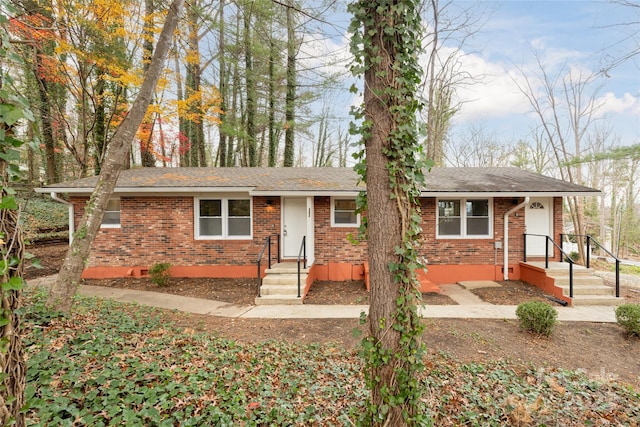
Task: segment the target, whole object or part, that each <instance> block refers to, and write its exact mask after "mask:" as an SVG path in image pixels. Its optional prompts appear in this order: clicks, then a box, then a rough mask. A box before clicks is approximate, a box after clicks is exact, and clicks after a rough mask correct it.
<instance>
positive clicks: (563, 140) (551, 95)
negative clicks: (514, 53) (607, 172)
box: [514, 55, 600, 259]
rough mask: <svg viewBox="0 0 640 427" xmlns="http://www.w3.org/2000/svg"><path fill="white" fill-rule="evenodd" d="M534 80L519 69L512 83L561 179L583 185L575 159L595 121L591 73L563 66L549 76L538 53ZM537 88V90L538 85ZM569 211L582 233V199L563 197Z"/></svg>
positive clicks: (594, 88) (595, 110) (582, 253)
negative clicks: (523, 99) (519, 78)
mask: <svg viewBox="0 0 640 427" xmlns="http://www.w3.org/2000/svg"><path fill="white" fill-rule="evenodd" d="M536 60H537V67H538V68H537V72H538V74H537V75H536V79H535V81H534V80H532V78H531V77H529V75H528V74H527V73H526V72H525V71H524V70H520V71H521V74H522V77H523V82H522V83H521V82H518V81H516V80H515V79H514V82H515V83H516V84H517V85H518V87H519V88H520V91H521V92H522V93H523V95H524V96H525V97H526V98H527V100H528V101H529V104H530V105H531V107H532V109H533V113H534V114H535V116H536V117H537V119H538V122H539V126H540V131H541V132H542V135H543V137H544V138H545V139H546V140H547V141H548V143H549V144H550V146H551V149H552V154H553V158H554V160H555V165H556V167H557V170H558V172H559V174H560V178H561V179H563V180H564V181H568V182H572V183H575V184H585V182H584V179H583V168H582V166H581V165H579V164H576V163H575V162H574V160H575V159H576V158H579V157H581V156H582V155H583V154H584V153H585V151H586V149H585V147H584V145H585V144H586V143H587V135H588V133H589V132H590V131H592V130H593V127H594V125H595V123H596V119H597V112H598V109H599V106H600V104H599V102H598V99H597V95H598V91H599V87H598V86H595V87H594V84H595V77H596V76H594V75H593V74H584V73H583V72H582V71H581V70H579V69H572V68H570V67H568V66H565V67H562V68H561V69H560V70H559V71H558V72H557V74H556V75H553V76H552V75H550V74H549V72H548V71H547V68H546V67H545V65H544V64H543V61H542V59H541V58H540V56H539V55H536ZM538 87H539V88H540V89H539V90H538V89H537V88H538ZM566 201H567V205H568V208H569V214H570V216H571V221H572V223H573V227H574V232H575V233H576V234H585V232H586V227H585V223H584V206H583V199H582V198H581V197H578V196H570V197H567V198H566ZM578 249H579V254H580V258H581V259H584V247H583V246H582V245H578Z"/></svg>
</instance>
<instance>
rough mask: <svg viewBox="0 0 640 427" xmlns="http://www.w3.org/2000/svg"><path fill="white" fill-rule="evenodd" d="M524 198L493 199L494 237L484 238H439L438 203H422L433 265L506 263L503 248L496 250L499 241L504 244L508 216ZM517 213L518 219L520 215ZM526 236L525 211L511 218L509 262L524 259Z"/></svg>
mask: <svg viewBox="0 0 640 427" xmlns="http://www.w3.org/2000/svg"><path fill="white" fill-rule="evenodd" d="M522 200H523V199H522V198H520V199H513V198H506V199H505V198H503V199H498V198H496V199H493V237H489V238H480V239H447V238H438V239H437V238H436V201H435V199H423V200H422V220H423V224H422V230H423V234H422V235H423V240H424V242H425V243H424V244H423V251H422V255H423V256H425V257H426V258H427V260H428V261H429V264H434V265H435V264H457V265H464V264H472V265H477V264H485V265H486V264H495V265H502V264H503V251H502V249H498V250H496V249H495V242H496V241H501V242H502V243H503V244H504V214H505V212H507V211H508V210H509V209H511V208H513V207H514V206H516V205H517V204H519V203H521V202H522ZM516 214H517V215H518V216H516ZM523 233H524V208H523V209H521V210H518V211H516V212H515V213H512V214H511V215H510V216H509V263H515V262H518V261H520V260H521V259H522V256H523V253H522V250H523V237H522V235H523Z"/></svg>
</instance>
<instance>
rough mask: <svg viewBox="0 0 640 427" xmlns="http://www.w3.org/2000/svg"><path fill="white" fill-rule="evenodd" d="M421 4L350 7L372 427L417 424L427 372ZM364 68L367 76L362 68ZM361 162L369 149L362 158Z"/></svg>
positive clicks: (399, 1)
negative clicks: (360, 146)
mask: <svg viewBox="0 0 640 427" xmlns="http://www.w3.org/2000/svg"><path fill="white" fill-rule="evenodd" d="M418 8H419V2H418V1H413V0H396V1H394V2H391V3H389V2H386V1H371V0H361V1H359V2H357V3H353V4H352V6H350V10H351V11H352V12H353V13H354V22H352V28H353V27H354V26H355V25H354V24H358V28H360V29H359V30H358V32H357V33H356V35H354V37H353V41H352V45H351V48H352V51H353V52H354V53H355V54H356V57H357V60H356V63H357V65H355V66H354V70H356V71H359V70H361V69H362V68H364V107H363V110H362V111H361V114H362V116H363V118H364V124H363V126H362V128H361V129H360V133H361V134H362V138H363V141H364V145H365V151H364V154H365V156H366V161H362V160H361V163H360V164H359V165H358V166H357V167H356V169H358V170H359V172H360V174H361V175H362V173H363V169H364V177H365V181H366V185H367V192H366V200H367V201H366V209H367V210H366V212H367V215H366V219H367V242H368V244H367V245H368V257H369V278H370V283H371V293H370V305H369V327H370V336H369V337H368V338H367V339H366V340H365V347H364V351H365V353H366V355H365V359H366V362H365V363H366V373H365V376H366V379H367V385H368V387H369V388H370V389H371V398H370V399H371V401H370V404H369V406H368V412H367V413H366V415H365V417H366V419H365V420H364V422H365V423H366V424H371V425H375V426H405V425H420V424H421V423H422V422H424V421H425V420H424V419H423V417H424V415H423V413H424V409H423V405H422V404H421V403H420V402H421V400H420V395H421V390H420V388H419V384H418V382H417V381H416V376H417V375H418V373H419V371H420V370H422V369H423V367H424V365H423V362H422V357H423V351H424V347H423V345H422V343H421V335H422V331H423V329H424V326H423V325H422V323H421V320H420V317H419V316H418V312H417V306H418V304H419V300H420V292H419V282H418V281H417V278H416V269H417V268H419V267H420V265H421V263H420V261H419V257H418V255H417V250H418V248H419V245H420V241H419V236H420V231H421V229H420V217H421V216H420V208H419V199H418V198H419V195H420V186H421V185H422V184H423V181H424V180H423V176H422V169H423V167H426V165H425V163H424V161H423V158H422V154H421V150H420V144H419V141H418V127H417V124H416V114H417V113H418V111H419V108H420V103H419V102H418V101H417V100H416V96H415V94H416V92H417V90H418V84H419V83H420V80H421V77H422V74H421V70H420V66H419V65H418V63H417V58H418V57H419V54H420V50H421V45H420V33H421V22H420V18H419V13H418ZM360 72H361V71H360ZM360 156H362V153H361V154H360Z"/></svg>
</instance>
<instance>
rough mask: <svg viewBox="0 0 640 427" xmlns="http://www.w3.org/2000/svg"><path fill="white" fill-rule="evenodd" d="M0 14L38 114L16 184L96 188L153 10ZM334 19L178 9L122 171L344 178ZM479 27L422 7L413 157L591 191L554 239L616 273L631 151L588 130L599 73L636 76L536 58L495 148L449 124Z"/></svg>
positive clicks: (156, 8) (624, 250) (633, 223)
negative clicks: (600, 256)
mask: <svg viewBox="0 0 640 427" xmlns="http://www.w3.org/2000/svg"><path fill="white" fill-rule="evenodd" d="M616 3H617V4H618V5H621V6H623V7H627V8H628V10H629V16H630V18H629V22H621V23H620V25H621V26H624V27H625V28H637V27H638V24H637V22H638V20H636V19H634V18H633V16H637V14H638V10H639V9H640V7H639V5H638V3H637V2H633V1H617V2H616ZM11 5H12V6H13V8H14V9H12V10H11V11H8V12H7V13H6V15H7V16H8V17H9V22H8V24H7V30H8V31H9V34H10V39H11V41H12V44H13V46H14V49H15V51H16V52H17V53H18V54H19V56H20V57H21V61H20V62H18V61H12V59H11V58H10V57H9V58H6V59H4V60H3V63H2V64H0V65H1V66H2V68H3V71H4V72H6V73H9V74H11V75H12V76H13V77H14V80H15V83H14V84H15V90H16V91H18V92H20V93H22V94H25V95H26V96H27V97H28V99H29V102H30V104H31V106H32V109H33V110H34V112H35V113H36V120H35V122H34V123H33V124H27V123H26V122H25V123H24V124H23V125H22V126H16V128H15V131H16V133H18V134H20V136H21V137H22V138H23V139H25V140H28V141H32V143H31V144H29V145H27V146H25V147H24V148H22V150H21V151H22V157H21V159H20V167H21V168H22V169H23V170H25V171H26V172H27V173H26V174H25V180H26V183H27V184H28V185H29V186H31V187H34V186H39V185H43V184H48V183H55V182H61V181H64V180H69V179H74V178H79V177H83V176H88V175H93V174H96V173H98V172H99V171H100V168H101V166H102V162H103V160H104V158H105V153H106V152H107V150H108V148H109V144H110V142H111V140H112V137H113V135H114V134H115V131H116V129H117V127H118V125H119V124H120V123H121V122H122V119H123V117H124V115H125V114H126V113H127V111H128V109H129V107H130V105H131V102H132V100H133V99H134V98H135V96H136V94H137V91H138V89H139V87H140V84H141V81H142V78H143V76H144V74H145V71H146V69H147V67H148V65H149V60H150V58H151V55H152V51H153V48H154V45H155V42H156V39H157V36H158V34H159V32H160V28H161V27H162V24H163V22H164V19H165V14H166V10H167V4H164V3H162V2H160V1H158V0H145V1H144V2H139V1H138V2H136V1H130V0H99V1H77V0H63V1H57V2H53V1H50V0H15V1H13V2H11ZM345 7H346V5H345V4H343V3H339V2H331V1H324V0H323V1H294V0H283V1H268V0H256V1H249V0H239V1H234V2H230V1H228V0H222V1H219V2H213V3H211V2H204V1H201V0H196V1H192V2H190V3H189V4H187V5H186V6H185V8H186V9H185V13H184V14H183V16H182V17H181V22H180V25H179V29H178V30H177V31H176V32H175V34H174V39H173V46H172V50H171V52H170V55H169V60H168V62H167V66H166V68H165V72H164V75H163V76H162V78H161V80H160V83H159V85H158V87H157V89H156V92H155V96H154V100H153V102H152V105H151V106H150V107H149V109H148V112H147V116H146V118H145V120H144V123H143V125H142V126H141V127H140V128H139V130H138V133H137V137H136V140H135V141H134V143H133V145H132V150H131V155H130V156H129V159H128V162H129V164H128V165H127V167H170V166H172V167H175V166H191V167H199V166H274V167H275V166H277V167H281V166H321V167H323V166H351V165H353V161H352V160H351V152H353V151H355V150H354V149H353V147H351V145H352V144H353V143H354V142H355V139H354V138H352V137H351V136H350V135H349V123H348V122H349V119H348V118H347V117H345V116H346V115H345V113H344V112H345V111H347V110H348V107H349V106H348V105H346V104H347V103H348V102H349V99H350V98H349V96H345V94H348V91H349V87H348V86H349V85H350V84H351V82H352V80H350V79H349V78H348V77H345V75H346V74H348V70H347V66H348V65H349V64H350V62H351V59H350V57H349V55H348V54H347V51H346V48H345V50H344V51H340V50H338V51H335V52H334V53H333V54H332V55H326V54H325V53H324V52H326V51H325V50H323V49H319V48H318V46H321V45H322V46H326V45H328V44H329V45H330V44H332V43H335V40H336V38H339V37H341V36H342V34H343V33H344V32H345V29H344V28H341V27H340V24H339V23H338V20H336V17H337V16H340V14H343V13H344V11H345ZM488 19H490V16H488V15H483V13H482V11H481V10H479V9H477V8H476V6H473V5H471V6H469V8H468V9H460V8H452V7H451V2H446V3H442V2H439V1H437V0H430V1H426V2H425V3H424V8H423V20H424V22H425V25H426V26H427V28H428V31H426V32H425V33H426V36H425V37H426V38H425V39H424V40H423V46H424V47H425V48H426V54H425V55H424V58H423V63H424V74H425V77H424V84H423V85H422V88H423V92H422V94H421V96H422V98H423V101H424V103H425V107H426V108H424V109H423V110H422V113H421V117H420V120H421V122H422V123H423V129H424V135H423V138H424V148H425V152H426V153H427V156H428V157H429V158H431V159H433V160H434V161H435V163H436V165H441V166H517V167H521V168H526V169H529V170H533V171H536V172H539V173H542V174H545V175H550V176H555V177H558V178H561V179H564V180H567V181H571V182H574V183H577V184H582V185H587V186H591V187H594V188H598V189H600V190H602V191H603V194H604V196H603V197H600V198H590V199H585V200H583V199H580V198H568V200H567V206H566V213H567V218H568V221H566V224H567V225H568V229H567V230H566V231H568V232H575V233H577V234H591V235H593V236H594V237H596V238H597V239H598V240H599V241H601V242H602V243H604V244H605V245H606V246H607V247H610V248H612V250H613V252H614V253H618V254H620V255H621V256H623V257H629V256H633V255H636V254H637V253H638V251H639V250H640V222H639V217H638V213H637V206H636V205H637V198H638V188H637V185H636V182H637V179H638V166H639V164H638V163H639V160H640V155H639V153H638V151H639V150H638V149H637V147H636V146H633V147H620V146H619V142H618V139H617V137H616V134H615V130H614V129H612V128H611V126H609V125H608V123H607V121H606V118H605V119H604V120H603V119H602V118H601V117H600V116H599V115H598V109H599V107H600V106H599V104H598V100H599V99H600V98H599V97H600V95H601V92H600V91H601V87H602V81H603V79H606V78H607V73H608V72H609V71H610V70H611V69H613V68H614V67H616V66H618V65H619V64H620V63H621V62H624V61H633V60H637V54H638V50H637V49H636V50H631V51H629V52H626V53H625V55H623V56H617V57H610V58H609V61H608V62H606V63H604V62H603V64H604V65H603V67H602V69H601V70H598V71H597V72H594V73H588V74H587V73H584V72H579V71H576V69H575V68H572V67H571V66H570V64H567V65H566V66H565V68H566V69H564V70H562V71H561V72H557V71H555V70H554V72H553V73H551V72H550V70H548V69H547V68H546V65H545V62H544V61H543V60H542V58H540V59H539V60H538V62H537V63H538V69H537V70H533V71H534V72H531V71H532V70H524V69H523V70H522V76H519V79H518V80H517V81H518V87H519V88H520V90H521V92H522V94H523V95H525V96H526V97H527V99H528V100H529V102H530V104H531V111H532V112H533V114H534V115H535V116H536V117H537V126H536V127H535V128H533V129H532V130H531V135H530V138H528V139H527V140H517V141H509V140H505V139H504V138H503V137H501V136H496V135H494V134H492V133H491V132H489V131H487V130H486V129H484V128H483V127H481V126H478V127H475V128H467V129H465V130H460V129H456V128H455V126H452V119H453V117H455V115H456V113H457V112H459V111H460V108H461V105H460V104H459V103H458V101H457V98H456V96H455V94H456V90H457V89H459V88H460V87H462V86H468V85H474V84H479V82H480V81H481V78H482V76H477V75H472V74H471V73H470V72H469V71H468V70H465V69H464V68H462V67H461V62H460V57H459V51H460V50H461V49H463V48H464V47H465V46H466V43H467V40H468V39H469V38H471V37H473V35H474V34H475V33H476V32H477V31H480V30H481V28H482V25H483V22H486V21H487V20H488ZM634 31H635V30H634ZM336 46H337V44H336ZM445 47H446V49H445ZM452 48H453V49H452ZM594 54H596V53H594ZM600 54H602V55H603V57H605V56H606V55H605V53H600ZM532 76H535V77H532ZM540 88H542V89H540ZM357 90H358V89H357V86H356V91H357ZM427 180H428V177H427ZM569 224H571V225H569Z"/></svg>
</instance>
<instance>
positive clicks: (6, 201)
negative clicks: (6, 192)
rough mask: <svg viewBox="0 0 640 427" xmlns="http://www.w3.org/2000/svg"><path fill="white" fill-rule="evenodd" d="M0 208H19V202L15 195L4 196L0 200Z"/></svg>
mask: <svg viewBox="0 0 640 427" xmlns="http://www.w3.org/2000/svg"><path fill="white" fill-rule="evenodd" d="M0 209H12V210H15V209H18V203H16V199H15V197H11V196H4V197H3V198H2V201H0Z"/></svg>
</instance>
